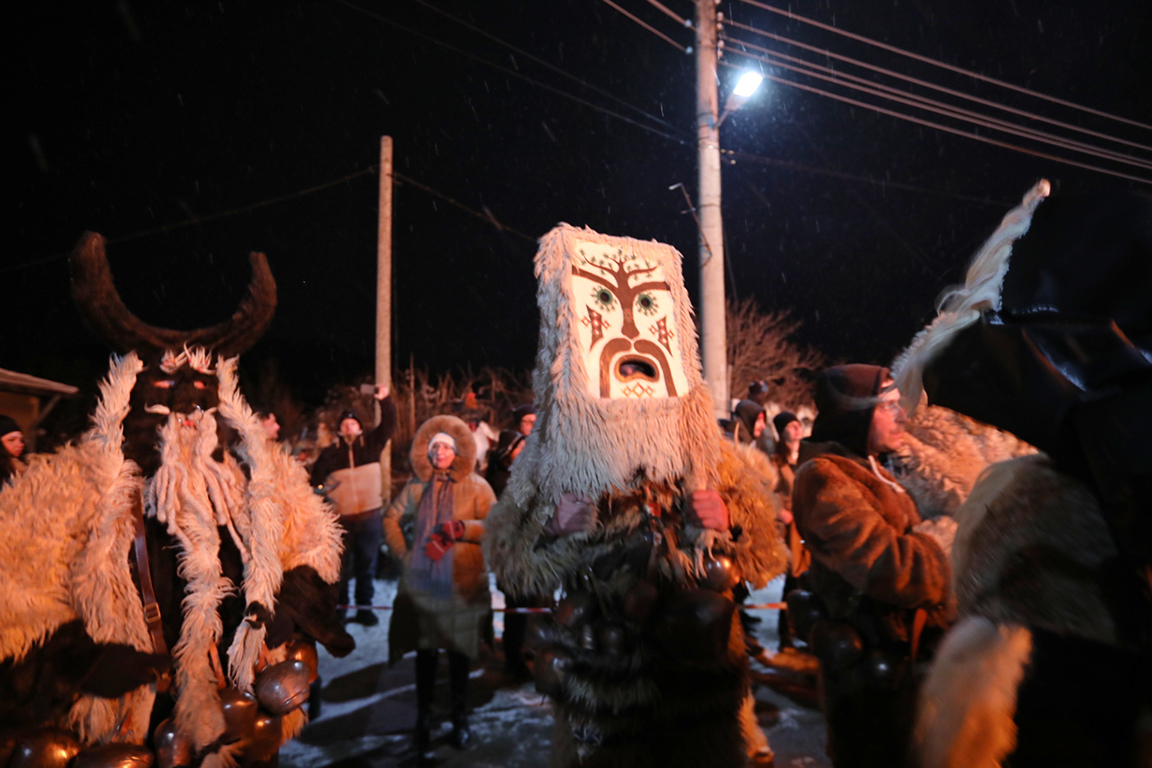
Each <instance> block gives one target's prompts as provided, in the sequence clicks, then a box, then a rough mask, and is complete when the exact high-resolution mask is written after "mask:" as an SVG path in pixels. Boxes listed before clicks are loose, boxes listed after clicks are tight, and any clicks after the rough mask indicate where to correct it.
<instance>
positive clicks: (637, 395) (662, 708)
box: [485, 224, 786, 766]
mask: <svg viewBox="0 0 1152 768" xmlns="http://www.w3.org/2000/svg"><path fill="white" fill-rule="evenodd" d="M680 260H681V258H680V254H679V253H677V252H676V251H675V250H674V249H672V248H670V247H669V246H666V245H662V244H659V243H656V242H642V241H638V240H633V239H631V238H625V237H609V236H606V235H600V234H598V233H595V232H593V231H591V230H588V229H577V228H575V227H571V226H568V225H566V224H562V225H560V226H558V227H556V228H555V229H553V230H552V231H551V232H549V233H548V234H547V235H545V236H544V237H543V238H542V239H541V241H540V250H539V252H538V253H537V256H536V275H537V278H538V280H539V288H538V293H537V302H538V304H539V307H540V315H541V327H540V343H539V348H538V352H537V359H536V368H535V371H534V373H533V386H534V390H535V403H536V409H537V414H538V418H537V422H536V426H535V428H534V430H533V432H532V434H531V435H530V436H529V438H528V440H527V442H526V445H525V448H524V451H523V452H522V453H521V454H520V456H519V458H517V460H516V462H515V463H514V464H513V465H512V476H511V479H510V481H509V483H508V486H507V488H506V489H505V492H504V494H503V495H502V497H501V499H500V501H499V502H498V503H497V504H496V506H495V507H493V509H492V512H491V514H490V515H489V517H488V521H487V527H488V535H487V537H486V539H485V551H486V556H487V561H488V563H489V565H490V567H492V569H493V570H494V571H496V574H497V578H498V579H499V581H500V583H501V584H503V585H505V586H506V587H507V588H508V589H510V590H511V591H512V592H514V593H519V594H541V593H542V594H550V593H552V592H553V591H554V590H556V589H557V588H562V589H563V590H564V591H565V593H566V598H565V600H564V601H562V602H561V604H560V606H559V607H558V609H557V613H556V614H555V619H556V621H555V622H551V623H547V624H546V625H545V626H544V627H543V629H542V632H543V634H544V635H545V638H544V641H543V642H544V646H545V647H544V648H542V649H541V651H540V652H538V654H537V662H536V674H537V681H538V687H540V688H541V690H545V691H546V692H548V693H549V694H550V695H551V696H552V698H553V701H554V702H555V705H556V711H557V737H556V740H555V742H554V745H553V748H554V750H553V760H552V764H553V765H556V766H568V765H575V764H580V765H590V766H600V765H611V766H616V765H621V766H623V765H629V766H632V765H661V766H689V765H716V766H726V765H741V764H743V761H744V759H745V747H746V743H745V737H744V736H743V735H742V733H741V725H740V718H739V711H740V708H741V704H742V702H743V701H744V699H745V697H746V695H747V692H748V689H749V678H748V670H747V660H746V658H745V654H744V648H743V635H742V630H741V628H740V623H739V621H738V620H737V619H736V618H735V615H734V612H733V611H732V607H733V605H732V603H731V601H730V600H728V596H727V595H730V593H727V592H726V591H725V590H727V589H728V588H730V587H731V586H732V584H731V583H728V584H726V585H724V584H722V585H720V587H719V589H720V591H719V592H715V591H712V592H710V591H709V590H706V589H699V588H697V585H698V583H699V584H703V583H705V582H707V581H708V578H709V575H710V574H711V575H712V576H713V577H715V572H716V570H717V565H716V564H717V563H725V564H728V563H734V568H735V569H737V570H738V571H739V575H742V577H743V579H745V580H747V581H749V582H752V583H753V584H755V585H757V586H760V585H763V584H764V583H766V582H767V581H768V580H769V579H770V578H772V577H774V576H776V575H778V574H780V573H782V572H783V570H784V568H785V565H786V554H785V551H784V549H783V547H782V545H781V543H780V541H779V539H778V534H777V532H776V526H775V519H776V509H775V506H774V500H773V496H772V489H773V488H774V487H775V485H776V479H777V478H776V473H775V470H774V469H773V468H772V466H771V464H770V463H769V462H768V461H767V458H766V457H764V456H763V455H762V454H760V453H758V452H757V451H756V450H755V449H754V448H750V447H748V448H743V447H741V448H737V447H733V446H731V445H729V444H727V443H725V441H724V440H723V438H722V435H721V433H720V430H719V428H718V426H717V425H716V423H715V421H714V420H713V417H712V401H711V396H710V394H709V392H708V389H707V387H706V385H705V384H704V382H703V380H702V379H701V376H700V368H699V359H698V353H697V348H696V335H695V331H694V325H693V321H692V314H691V305H690V304H689V301H688V296H687V292H686V291H685V289H684V283H683V278H682V274H681V267H680ZM703 489H713V490H715V491H718V492H719V494H720V496H721V497H722V498H723V499H724V500H725V502H726V504H727V507H728V510H729V514H730V518H731V523H732V526H733V527H732V531H731V532H729V531H714V530H707V529H704V528H701V527H700V526H699V525H698V524H697V523H696V522H695V521H694V519H693V518H692V516H691V514H690V513H689V511H688V509H687V508H686V499H687V497H688V496H689V494H690V492H691V491H693V490H703ZM565 494H568V495H569V496H570V497H571V496H577V497H584V498H586V499H588V500H589V501H590V503H591V505H592V506H594V507H595V510H596V517H597V520H598V522H597V523H596V524H595V525H594V526H593V527H591V528H590V529H586V530H582V531H578V532H567V533H560V534H556V533H554V532H553V531H552V529H551V528H550V527H549V525H550V521H551V520H552V518H553V515H554V514H555V512H556V509H557V504H558V503H559V502H560V501H561V498H562V497H564V495H565ZM724 558H730V560H725V559H724ZM720 570H723V568H720ZM728 572H729V573H730V572H731V571H728ZM737 578H738V577H737ZM693 616H695V617H698V618H699V621H697V620H696V619H694V618H692V617H693Z"/></svg>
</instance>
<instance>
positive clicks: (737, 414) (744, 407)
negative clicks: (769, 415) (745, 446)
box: [732, 400, 764, 443]
mask: <svg viewBox="0 0 1152 768" xmlns="http://www.w3.org/2000/svg"><path fill="white" fill-rule="evenodd" d="M762 413H764V407H763V406H762V405H760V404H759V403H757V402H755V401H754V400H741V401H740V402H739V403H737V404H736V410H734V411H733V412H732V416H733V417H734V420H735V421H736V422H737V425H736V426H738V427H739V431H738V433H737V435H738V438H739V440H740V442H742V443H751V442H752V441H753V440H755V439H756V436H755V434H754V430H755V427H756V419H758V418H759V417H760V414H762Z"/></svg>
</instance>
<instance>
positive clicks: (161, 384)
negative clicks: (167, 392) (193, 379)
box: [152, 379, 176, 389]
mask: <svg viewBox="0 0 1152 768" xmlns="http://www.w3.org/2000/svg"><path fill="white" fill-rule="evenodd" d="M152 386H154V387H156V388H157V389H172V387H174V386H176V382H174V381H172V379H160V380H159V381H154V382H152Z"/></svg>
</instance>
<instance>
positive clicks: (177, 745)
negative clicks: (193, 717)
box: [152, 717, 192, 768]
mask: <svg viewBox="0 0 1152 768" xmlns="http://www.w3.org/2000/svg"><path fill="white" fill-rule="evenodd" d="M152 744H153V745H154V746H155V747H156V765H157V768H184V767H185V766H189V765H192V742H190V741H189V740H188V739H186V738H184V737H183V736H182V735H180V734H179V733H177V732H176V721H175V720H174V719H172V718H171V717H170V718H168V719H167V720H164V721H163V722H161V723H160V725H158V726H156V730H155V731H154V732H153V733H152Z"/></svg>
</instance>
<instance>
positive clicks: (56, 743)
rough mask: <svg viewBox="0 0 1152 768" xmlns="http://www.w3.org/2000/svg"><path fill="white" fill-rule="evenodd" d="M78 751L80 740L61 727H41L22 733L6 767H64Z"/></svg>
mask: <svg viewBox="0 0 1152 768" xmlns="http://www.w3.org/2000/svg"><path fill="white" fill-rule="evenodd" d="M79 752H80V740H79V739H77V738H76V734H74V733H72V731H66V730H64V729H63V728H41V729H39V730H36V731H32V732H31V733H26V734H22V735H21V736H19V737H17V739H16V748H15V749H14V750H12V757H11V758H10V759H9V760H8V768H65V766H67V765H68V763H69V762H70V761H71V760H72V758H74V757H76V755H77V754H79Z"/></svg>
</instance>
